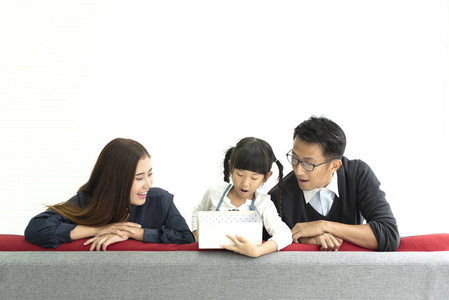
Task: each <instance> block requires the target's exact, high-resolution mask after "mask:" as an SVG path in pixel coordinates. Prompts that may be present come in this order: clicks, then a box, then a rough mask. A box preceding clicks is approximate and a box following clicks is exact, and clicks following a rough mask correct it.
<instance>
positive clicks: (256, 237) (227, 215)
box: [198, 211, 263, 249]
mask: <svg viewBox="0 0 449 300" xmlns="http://www.w3.org/2000/svg"><path fill="white" fill-rule="evenodd" d="M262 227H263V223H262V220H261V218H260V216H259V214H258V213H257V211H199V212H198V248H199V249H217V248H220V245H231V246H233V245H234V243H233V242H232V241H231V240H230V239H229V238H227V237H226V234H229V235H233V236H235V235H239V236H242V237H244V238H245V239H247V240H248V241H249V242H250V243H251V244H254V245H260V244H262Z"/></svg>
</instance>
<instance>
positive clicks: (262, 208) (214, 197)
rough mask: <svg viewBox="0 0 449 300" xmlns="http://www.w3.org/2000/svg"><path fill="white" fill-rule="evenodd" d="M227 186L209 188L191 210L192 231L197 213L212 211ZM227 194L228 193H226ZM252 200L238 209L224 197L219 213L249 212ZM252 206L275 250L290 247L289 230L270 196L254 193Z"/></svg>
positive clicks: (290, 237)
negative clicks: (236, 210)
mask: <svg viewBox="0 0 449 300" xmlns="http://www.w3.org/2000/svg"><path fill="white" fill-rule="evenodd" d="M228 185H229V183H227V182H223V183H221V184H219V185H215V186H212V187H211V188H209V189H208V190H207V191H206V193H205V194H204V196H203V199H202V200H201V202H200V203H198V205H197V206H196V207H195V208H194V209H193V214H192V231H195V230H197V229H198V214H197V212H198V211H214V210H215V209H216V208H217V206H218V203H219V202H220V198H221V196H222V195H223V193H224V191H225V190H226V187H227V186H228ZM228 193H229V191H228ZM251 202H252V200H249V199H247V200H246V202H245V203H243V204H242V205H240V206H239V207H236V206H234V205H233V204H232V203H231V200H230V199H229V198H228V197H227V194H226V196H225V197H224V199H223V202H222V204H221V206H220V211H228V210H231V209H238V210H239V211H250V205H251ZM254 205H255V206H256V208H257V211H258V212H259V214H260V217H261V218H262V220H263V224H264V227H265V229H266V230H267V232H268V234H269V235H271V238H270V240H273V241H274V242H276V244H277V249H278V250H281V249H282V248H284V247H286V246H288V245H290V244H291V243H292V232H291V230H290V228H289V227H288V226H287V224H285V223H284V222H283V221H282V219H281V218H280V217H279V214H278V211H277V209H276V206H275V205H274V203H273V201H271V197H270V195H267V194H262V193H259V192H257V191H256V192H255V201H254Z"/></svg>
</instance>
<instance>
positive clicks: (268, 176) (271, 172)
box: [263, 171, 273, 183]
mask: <svg viewBox="0 0 449 300" xmlns="http://www.w3.org/2000/svg"><path fill="white" fill-rule="evenodd" d="M271 175H273V171H270V172H268V174H267V175H265V178H264V179H263V182H264V183H265V182H267V180H268V178H270V177H271Z"/></svg>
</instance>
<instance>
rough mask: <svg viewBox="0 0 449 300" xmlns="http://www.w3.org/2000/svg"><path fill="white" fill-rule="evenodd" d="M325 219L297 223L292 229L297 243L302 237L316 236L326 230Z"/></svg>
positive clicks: (294, 240)
mask: <svg viewBox="0 0 449 300" xmlns="http://www.w3.org/2000/svg"><path fill="white" fill-rule="evenodd" d="M324 226H325V221H323V220H320V221H314V222H304V223H296V225H295V227H293V229H292V236H293V242H295V243H297V241H298V239H299V238H301V237H315V236H319V235H321V234H323V233H325V232H326V230H325V227H324Z"/></svg>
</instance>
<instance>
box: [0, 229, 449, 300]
mask: <svg viewBox="0 0 449 300" xmlns="http://www.w3.org/2000/svg"><path fill="white" fill-rule="evenodd" d="M85 240H86V239H82V240H77V241H74V242H71V243H65V244H62V245H60V246H59V247H57V248H55V249H53V248H51V249H44V248H41V247H40V246H36V245H32V244H30V243H28V242H27V241H25V239H24V237H23V236H20V235H0V299H449V234H431V235H421V236H410V237H403V238H401V243H400V246H399V249H398V251H397V252H375V251H370V250H367V249H364V248H360V247H357V246H355V245H352V244H350V243H347V242H343V244H342V246H341V248H340V249H339V251H338V252H320V251H319V249H318V247H317V246H313V245H307V244H292V245H290V246H288V247H286V248H284V249H282V250H281V251H279V252H277V253H272V254H268V255H265V256H262V257H259V258H249V257H246V256H242V255H239V254H236V253H233V252H229V251H226V250H216V249H215V250H202V249H201V250H200V249H198V244H197V243H193V244H186V245H174V244H146V243H143V242H139V241H134V240H128V241H125V242H122V243H117V244H113V245H110V246H109V247H108V249H107V250H108V251H106V252H104V251H102V252H90V251H88V250H89V246H84V245H83V243H84V241H85Z"/></svg>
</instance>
